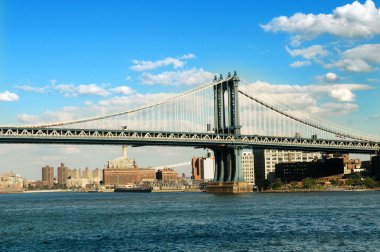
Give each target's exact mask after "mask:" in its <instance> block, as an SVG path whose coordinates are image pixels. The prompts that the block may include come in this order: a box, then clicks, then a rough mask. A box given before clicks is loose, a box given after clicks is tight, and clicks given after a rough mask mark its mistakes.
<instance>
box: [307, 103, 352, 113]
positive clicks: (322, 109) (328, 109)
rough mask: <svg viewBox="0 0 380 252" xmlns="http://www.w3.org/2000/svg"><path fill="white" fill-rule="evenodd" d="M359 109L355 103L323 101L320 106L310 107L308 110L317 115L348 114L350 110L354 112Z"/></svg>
mask: <svg viewBox="0 0 380 252" xmlns="http://www.w3.org/2000/svg"><path fill="white" fill-rule="evenodd" d="M358 109H359V106H358V105H357V104H355V103H336V102H330V103H324V104H322V105H321V106H319V107H317V106H315V107H311V108H310V112H311V113H312V114H317V115H323V116H326V115H331V116H336V115H339V116H342V115H348V114H350V113H352V112H355V111H357V110H358Z"/></svg>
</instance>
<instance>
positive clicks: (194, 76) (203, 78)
mask: <svg viewBox="0 0 380 252" xmlns="http://www.w3.org/2000/svg"><path fill="white" fill-rule="evenodd" d="M213 76H214V74H213V73H211V72H207V71H205V70H203V69H202V68H199V69H198V68H192V69H189V70H181V71H166V72H162V73H160V74H152V73H143V74H142V75H141V79H142V83H143V84H147V85H154V84H159V85H200V84H206V83H209V82H211V81H212V80H213Z"/></svg>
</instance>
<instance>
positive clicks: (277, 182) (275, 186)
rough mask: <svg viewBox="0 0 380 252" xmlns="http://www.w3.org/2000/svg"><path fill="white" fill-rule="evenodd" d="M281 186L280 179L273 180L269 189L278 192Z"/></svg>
mask: <svg viewBox="0 0 380 252" xmlns="http://www.w3.org/2000/svg"><path fill="white" fill-rule="evenodd" d="M283 185H284V183H282V181H281V179H280V178H276V179H275V180H273V182H272V186H271V187H272V189H274V190H278V189H281V187H282V186H283Z"/></svg>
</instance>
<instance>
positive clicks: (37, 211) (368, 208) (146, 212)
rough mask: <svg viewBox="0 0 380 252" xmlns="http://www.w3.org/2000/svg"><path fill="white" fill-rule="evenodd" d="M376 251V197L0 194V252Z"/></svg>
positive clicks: (379, 234) (379, 243)
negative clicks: (149, 251)
mask: <svg viewBox="0 0 380 252" xmlns="http://www.w3.org/2000/svg"><path fill="white" fill-rule="evenodd" d="M147 250H151V251H376V250H377V251H379V250H380V192H374V191H371V192H321V193H251V194H244V195H213V194H207V193H147V194H144V193H140V194H139V193H34V194H0V251H147Z"/></svg>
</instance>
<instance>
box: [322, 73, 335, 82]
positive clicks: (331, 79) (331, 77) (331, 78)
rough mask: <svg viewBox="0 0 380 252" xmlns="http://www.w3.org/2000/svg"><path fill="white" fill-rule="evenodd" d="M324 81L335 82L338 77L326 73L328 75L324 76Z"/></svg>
mask: <svg viewBox="0 0 380 252" xmlns="http://www.w3.org/2000/svg"><path fill="white" fill-rule="evenodd" d="M324 80H325V81H327V82H335V81H337V80H338V76H337V75H336V74H335V73H332V72H328V73H327V74H326V75H325V76H324Z"/></svg>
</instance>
